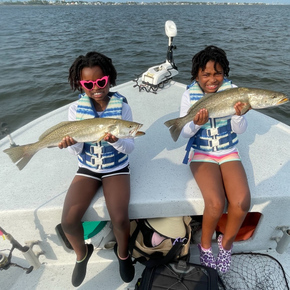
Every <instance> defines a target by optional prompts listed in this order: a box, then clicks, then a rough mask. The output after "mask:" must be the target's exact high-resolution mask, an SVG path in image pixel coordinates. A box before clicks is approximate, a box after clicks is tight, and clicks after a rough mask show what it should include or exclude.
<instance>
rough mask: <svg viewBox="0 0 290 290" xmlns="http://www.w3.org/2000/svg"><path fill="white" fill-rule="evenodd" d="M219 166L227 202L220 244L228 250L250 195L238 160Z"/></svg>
mask: <svg viewBox="0 0 290 290" xmlns="http://www.w3.org/2000/svg"><path fill="white" fill-rule="evenodd" d="M220 167H221V171H222V176H223V181H224V186H225V190H226V194H227V199H228V202H229V204H228V219H227V224H226V228H225V233H224V237H223V240H222V246H223V247H224V249H226V250H229V249H231V247H232V244H233V242H234V239H235V237H236V235H237V233H238V231H239V229H240V227H241V225H242V223H243V221H244V219H245V217H246V215H247V213H248V211H249V208H250V203H251V196H250V190H249V186H248V181H247V176H246V173H245V170H244V167H243V165H242V163H241V162H240V161H232V162H226V163H223V164H221V166H220Z"/></svg>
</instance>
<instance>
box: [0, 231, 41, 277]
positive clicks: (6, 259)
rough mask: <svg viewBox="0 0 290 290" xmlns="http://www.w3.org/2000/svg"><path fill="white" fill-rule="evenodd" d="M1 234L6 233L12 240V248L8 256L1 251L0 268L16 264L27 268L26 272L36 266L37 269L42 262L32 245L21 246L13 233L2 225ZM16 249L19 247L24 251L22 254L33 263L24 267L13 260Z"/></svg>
mask: <svg viewBox="0 0 290 290" xmlns="http://www.w3.org/2000/svg"><path fill="white" fill-rule="evenodd" d="M0 234H2V235H4V236H5V237H6V238H7V240H9V241H10V243H11V245H12V248H11V249H10V252H9V255H8V256H6V255H5V254H3V253H1V252H0V270H8V269H9V268H10V267H11V266H14V267H19V268H21V269H23V270H25V271H26V274H29V273H30V272H31V271H32V270H33V269H34V268H36V269H37V268H39V267H40V265H41V264H40V262H39V260H38V258H37V257H36V255H35V254H34V253H33V251H32V250H31V248H30V247H28V246H21V244H20V243H19V242H18V241H16V240H15V239H14V238H13V236H12V235H11V234H9V233H7V232H6V231H5V230H4V229H3V228H2V227H0ZM14 249H17V250H19V251H20V252H22V254H23V255H24V257H25V258H26V260H27V261H28V262H29V263H30V265H31V266H30V267H29V268H26V267H23V266H20V265H18V264H16V263H12V262H11V259H12V252H13V250H14Z"/></svg>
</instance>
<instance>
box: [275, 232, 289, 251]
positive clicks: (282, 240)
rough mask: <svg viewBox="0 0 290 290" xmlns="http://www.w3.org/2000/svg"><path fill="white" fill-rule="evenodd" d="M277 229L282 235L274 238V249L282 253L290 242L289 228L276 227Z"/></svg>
mask: <svg viewBox="0 0 290 290" xmlns="http://www.w3.org/2000/svg"><path fill="white" fill-rule="evenodd" d="M277 229H278V230H281V231H282V232H283V236H282V237H276V238H274V240H275V241H276V242H277V247H276V251H277V252H278V253H279V254H283V253H284V252H285V251H286V249H287V247H288V246H289V243H290V229H289V228H288V227H277Z"/></svg>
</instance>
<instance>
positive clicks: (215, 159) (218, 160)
mask: <svg viewBox="0 0 290 290" xmlns="http://www.w3.org/2000/svg"><path fill="white" fill-rule="evenodd" d="M189 161H190V162H211V163H215V164H218V165H220V164H223V163H225V162H230V161H241V158H240V155H239V152H238V151H234V152H231V153H229V154H225V155H221V156H215V155H211V154H210V153H208V154H206V153H200V152H194V153H192V155H191V156H190V158H189Z"/></svg>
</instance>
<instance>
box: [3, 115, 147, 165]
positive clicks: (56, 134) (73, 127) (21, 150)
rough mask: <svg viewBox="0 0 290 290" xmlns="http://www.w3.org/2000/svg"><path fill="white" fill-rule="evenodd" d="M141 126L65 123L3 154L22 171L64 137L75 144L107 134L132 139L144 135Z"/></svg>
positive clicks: (104, 121) (111, 122)
mask: <svg viewBox="0 0 290 290" xmlns="http://www.w3.org/2000/svg"><path fill="white" fill-rule="evenodd" d="M142 126H143V124H140V123H136V122H130V121H125V120H121V119H114V118H94V119H87V120H81V121H65V122H61V123H59V124H57V125H55V126H53V127H51V128H49V129H48V130H46V131H45V132H44V133H43V134H42V135H41V136H40V137H39V141H37V142H35V143H31V144H26V145H22V146H17V147H11V148H8V149H5V150H4V151H3V152H4V153H6V154H8V155H9V157H10V158H11V160H12V161H13V162H14V163H16V165H17V167H18V168H19V170H22V169H23V168H24V167H25V166H26V164H27V163H28V162H29V160H30V159H31V158H32V157H33V155H34V154H35V153H36V152H37V151H39V150H41V149H43V148H52V147H57V146H58V143H59V142H60V141H61V140H62V139H63V138H64V137H66V136H70V137H72V138H73V139H74V140H75V141H77V142H99V141H101V140H102V139H103V138H104V137H105V135H106V134H107V133H111V134H112V135H114V136H116V137H117V138H119V139H122V138H134V137H138V136H142V135H144V134H145V133H144V132H142V131H138V130H139V129H140V128H141V127H142Z"/></svg>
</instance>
